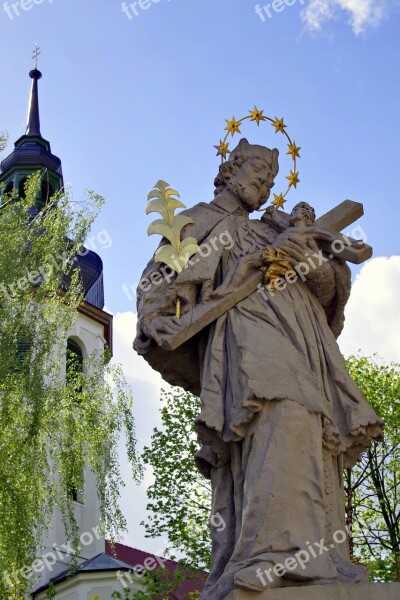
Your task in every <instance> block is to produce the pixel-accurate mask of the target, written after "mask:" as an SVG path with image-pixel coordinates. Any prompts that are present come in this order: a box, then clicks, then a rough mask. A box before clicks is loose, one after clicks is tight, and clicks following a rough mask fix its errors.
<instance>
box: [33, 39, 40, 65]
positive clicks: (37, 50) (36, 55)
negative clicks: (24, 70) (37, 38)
mask: <svg viewBox="0 0 400 600" xmlns="http://www.w3.org/2000/svg"><path fill="white" fill-rule="evenodd" d="M39 54H41V52H40V48H39V46H38V45H37V44H36V46H35V49H34V51H33V56H32V58H33V60H34V61H35V69H37V64H38V58H39Z"/></svg>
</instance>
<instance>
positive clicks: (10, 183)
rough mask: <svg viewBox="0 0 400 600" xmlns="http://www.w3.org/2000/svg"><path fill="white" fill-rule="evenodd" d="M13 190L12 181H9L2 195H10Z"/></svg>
mask: <svg viewBox="0 0 400 600" xmlns="http://www.w3.org/2000/svg"><path fill="white" fill-rule="evenodd" d="M13 189H14V182H13V181H9V182H8V183H7V185H6V187H5V189H4V193H5V194H11V192H12V191H13Z"/></svg>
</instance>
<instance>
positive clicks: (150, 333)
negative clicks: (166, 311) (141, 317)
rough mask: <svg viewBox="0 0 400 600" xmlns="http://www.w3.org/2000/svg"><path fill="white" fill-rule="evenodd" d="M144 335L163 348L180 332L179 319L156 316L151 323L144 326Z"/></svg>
mask: <svg viewBox="0 0 400 600" xmlns="http://www.w3.org/2000/svg"><path fill="white" fill-rule="evenodd" d="M142 329H143V333H144V334H145V335H146V336H147V337H149V338H151V339H153V340H154V341H155V342H156V344H157V345H158V346H161V347H163V346H164V343H165V341H166V340H168V338H169V337H170V336H172V335H174V334H175V333H176V332H177V331H178V330H179V319H178V318H177V317H172V316H171V317H164V316H161V315H157V316H155V317H154V318H153V319H152V320H151V321H148V322H145V323H143V324H142Z"/></svg>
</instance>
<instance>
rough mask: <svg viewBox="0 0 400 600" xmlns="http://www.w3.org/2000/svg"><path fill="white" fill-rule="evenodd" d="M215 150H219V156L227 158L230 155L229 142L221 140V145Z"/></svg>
mask: <svg viewBox="0 0 400 600" xmlns="http://www.w3.org/2000/svg"><path fill="white" fill-rule="evenodd" d="M214 148H216V149H217V150H218V152H217V156H222V157H223V158H226V155H227V154H230V150H228V148H229V144H228V143H227V142H223V141H222V140H220V141H219V145H218V146H214Z"/></svg>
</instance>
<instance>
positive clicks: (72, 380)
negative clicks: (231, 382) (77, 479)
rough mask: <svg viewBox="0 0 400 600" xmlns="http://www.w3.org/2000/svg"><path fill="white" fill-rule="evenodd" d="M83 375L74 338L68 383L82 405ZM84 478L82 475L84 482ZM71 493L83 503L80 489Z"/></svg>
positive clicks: (68, 361) (68, 360) (69, 342)
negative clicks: (81, 378)
mask: <svg viewBox="0 0 400 600" xmlns="http://www.w3.org/2000/svg"><path fill="white" fill-rule="evenodd" d="M82 373H83V352H82V348H81V347H80V345H79V344H78V342H76V341H75V340H74V339H73V338H68V340H67V356H66V381H67V384H70V385H72V388H73V391H74V401H75V402H76V403H77V404H80V402H81V401H82V397H81V395H82V385H81V382H80V381H79V378H80V376H81V375H82ZM83 479H84V477H83V474H82V481H83ZM69 493H70V495H71V497H72V500H74V501H75V502H80V503H81V504H82V503H83V494H82V490H80V489H78V488H77V487H76V486H75V485H71V488H70V490H69Z"/></svg>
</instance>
